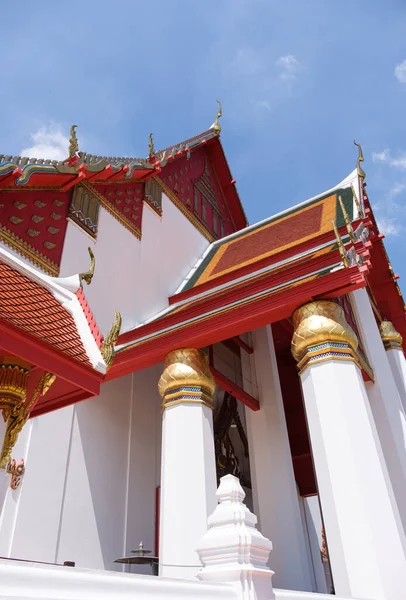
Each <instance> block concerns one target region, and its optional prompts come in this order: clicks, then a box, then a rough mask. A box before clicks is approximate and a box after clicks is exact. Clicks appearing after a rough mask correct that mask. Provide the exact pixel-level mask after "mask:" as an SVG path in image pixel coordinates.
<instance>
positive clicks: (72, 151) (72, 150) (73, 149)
mask: <svg viewBox="0 0 406 600" xmlns="http://www.w3.org/2000/svg"><path fill="white" fill-rule="evenodd" d="M76 128H77V125H72V127H71V128H70V137H69V158H72V156H76V154H77V153H78V152H79V142H78V138H77V136H76V131H75V129H76Z"/></svg>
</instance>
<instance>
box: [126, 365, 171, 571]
mask: <svg viewBox="0 0 406 600" xmlns="http://www.w3.org/2000/svg"><path fill="white" fill-rule="evenodd" d="M162 371H163V365H162V364H158V365H154V366H152V367H150V368H148V369H144V370H142V371H139V372H137V373H134V374H133V394H132V407H131V415H130V418H131V430H132V435H131V445H130V448H129V477H128V500H127V510H126V512H127V522H126V536H125V544H124V548H123V551H124V553H125V555H126V556H130V555H131V550H136V549H137V548H138V545H139V543H140V542H143V543H144V547H145V549H146V550H151V551H152V555H151V556H154V550H155V523H156V515H155V512H156V506H155V492H156V488H157V487H158V486H159V485H160V478H161V473H160V463H161V459H160V453H161V430H162V414H161V397H160V396H159V394H158V386H157V383H158V381H159V378H160V376H161V374H162ZM143 572H145V573H148V574H151V567H149V566H145V567H144V568H141V567H137V573H143Z"/></svg>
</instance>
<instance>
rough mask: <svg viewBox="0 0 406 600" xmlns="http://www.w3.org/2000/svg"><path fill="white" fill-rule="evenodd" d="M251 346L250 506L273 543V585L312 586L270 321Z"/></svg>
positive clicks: (245, 375) (304, 588) (246, 371)
mask: <svg viewBox="0 0 406 600" xmlns="http://www.w3.org/2000/svg"><path fill="white" fill-rule="evenodd" d="M253 346H254V354H253V356H254V362H255V372H256V378H257V384H258V395H259V403H260V407H261V408H260V410H259V411H257V412H254V411H252V410H246V412H245V414H246V421H247V434H248V445H249V455H250V469H251V481H252V490H253V498H254V508H255V512H256V514H257V516H258V519H259V524H260V528H261V531H262V532H263V534H264V535H265V536H266V537H269V538H270V539H272V541H273V542H274V544H275V550H274V551H273V552H272V556H271V567H272V569H273V570H274V571H275V573H276V575H275V577H274V584H275V586H276V587H278V588H283V589H290V590H302V591H314V590H313V589H312V583H311V581H312V580H311V571H310V565H309V562H308V556H307V552H306V544H305V538H304V531H303V526H302V519H301V514H300V506H299V501H298V497H297V490H296V482H295V476H294V472H293V465H292V457H291V453H290V446H289V439H288V432H287V427H286V420H285V412H284V407H283V399H282V393H281V388H280V382H279V375H278V367H277V363H276V356H275V349H274V343H273V338H272V331H271V327H270V326H267V327H263V328H261V329H257V330H256V331H254V332H253ZM242 356H243V357H244V358H245V360H243V362H242V365H243V378H244V386H245V387H247V384H249V381H250V380H251V376H250V373H249V370H250V367H249V364H247V361H248V360H249V355H247V354H245V356H244V354H242ZM247 391H248V392H250V393H252V390H250V389H247Z"/></svg>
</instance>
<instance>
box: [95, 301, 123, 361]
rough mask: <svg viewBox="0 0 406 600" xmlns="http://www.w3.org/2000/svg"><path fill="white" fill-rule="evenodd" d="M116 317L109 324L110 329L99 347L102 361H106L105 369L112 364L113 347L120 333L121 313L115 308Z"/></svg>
mask: <svg viewBox="0 0 406 600" xmlns="http://www.w3.org/2000/svg"><path fill="white" fill-rule="evenodd" d="M115 312H116V318H115V320H114V323H113V325H112V326H111V329H110V331H109V332H108V334H107V336H106V337H105V338H104V340H103V343H102V345H101V348H100V352H101V355H102V357H103V360H104V362H105V363H106V367H107V371H108V370H109V369H110V367H111V365H112V364H113V359H114V347H115V345H116V343H117V340H118V336H119V335H120V329H121V322H122V319H121V315H120V313H119V312H118V311H117V310H116V311H115Z"/></svg>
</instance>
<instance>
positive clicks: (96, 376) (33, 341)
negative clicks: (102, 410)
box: [0, 318, 103, 395]
mask: <svg viewBox="0 0 406 600" xmlns="http://www.w3.org/2000/svg"><path fill="white" fill-rule="evenodd" d="M0 332H1V334H2V335H1V338H0V339H1V342H0V347H1V349H2V351H4V353H7V354H10V355H12V356H19V357H20V358H22V359H23V360H25V361H26V362H28V363H31V364H35V365H37V366H38V367H40V368H42V369H44V371H48V372H50V373H54V374H55V375H56V376H57V377H61V378H62V379H65V380H66V381H69V382H70V383H72V384H75V385H76V386H77V387H80V388H82V390H86V391H87V392H89V393H90V395H97V394H98V393H99V390H100V383H101V381H102V380H103V375H102V374H101V373H99V372H97V371H95V370H94V369H93V368H92V367H90V366H88V365H85V364H82V363H80V362H79V361H77V360H75V359H73V358H69V357H68V356H66V355H65V354H63V353H62V352H60V351H58V350H57V349H56V348H54V347H52V346H50V345H49V344H47V343H46V342H43V341H42V340H40V339H38V338H37V337H35V336H33V335H31V334H30V333H27V332H26V331H23V330H21V329H18V328H17V327H16V326H14V325H11V324H10V323H9V322H7V321H5V320H4V319H2V318H0Z"/></svg>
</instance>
